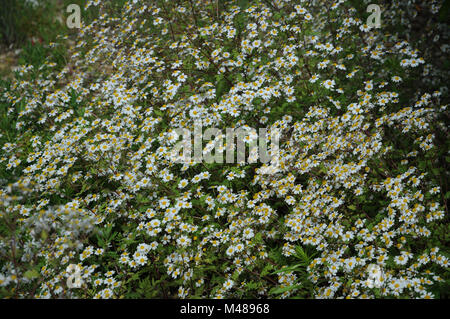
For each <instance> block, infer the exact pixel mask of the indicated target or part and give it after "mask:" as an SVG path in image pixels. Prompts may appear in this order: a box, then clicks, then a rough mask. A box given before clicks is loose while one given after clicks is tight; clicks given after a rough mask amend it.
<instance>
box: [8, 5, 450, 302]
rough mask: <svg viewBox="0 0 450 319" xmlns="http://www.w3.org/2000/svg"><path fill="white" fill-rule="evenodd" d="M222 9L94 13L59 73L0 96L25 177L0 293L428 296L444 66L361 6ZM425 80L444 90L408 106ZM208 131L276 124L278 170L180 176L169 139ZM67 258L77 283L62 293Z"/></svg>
mask: <svg viewBox="0 0 450 319" xmlns="http://www.w3.org/2000/svg"><path fill="white" fill-rule="evenodd" d="M366 2H367V1H366ZM399 2H401V1H399ZM441 2H442V1H430V2H429V3H428V4H427V6H428V7H429V8H431V9H430V10H431V11H432V14H436V13H437V12H438V10H439V6H440V5H441ZM214 3H215V2H210V1H201V0H198V1H143V0H133V1H128V2H127V3H126V4H125V5H124V6H123V7H122V9H121V10H119V11H112V8H110V6H109V4H108V2H107V1H105V2H102V3H100V1H92V0H91V1H88V3H87V5H86V9H88V8H91V7H97V9H98V10H99V12H100V14H99V16H98V17H97V18H96V19H95V20H93V21H92V22H90V23H85V24H84V26H83V28H82V29H81V30H80V32H79V35H78V39H77V42H76V43H75V45H74V46H73V47H72V48H71V51H70V54H71V57H70V59H69V63H68V65H64V66H62V67H58V66H57V65H56V64H55V63H51V61H50V60H49V61H48V62H47V63H45V64H44V65H42V66H41V67H40V69H39V70H35V69H34V68H33V67H32V66H26V67H23V68H21V69H20V70H19V72H18V79H17V80H15V81H14V82H13V83H12V84H11V88H10V90H8V91H5V92H4V93H3V98H4V100H5V101H7V103H8V105H9V106H10V107H9V109H8V114H7V116H8V118H10V119H11V121H13V123H15V128H16V131H17V134H16V137H15V139H10V140H5V142H4V144H3V145H2V148H1V149H2V153H1V158H0V160H1V163H0V165H3V166H2V167H4V169H5V171H7V172H9V174H11V176H14V178H15V181H14V182H13V183H11V184H9V185H5V186H2V187H1V190H0V218H1V220H2V221H5V223H7V227H9V228H10V229H14V232H13V235H12V236H13V238H12V239H11V240H9V241H8V240H3V238H4V237H2V241H1V242H0V254H2V255H4V256H5V259H4V260H5V262H4V263H0V266H1V269H0V287H4V288H5V289H7V290H10V291H12V292H13V295H15V296H18V297H25V296H27V295H28V294H30V292H31V296H32V297H35V298H50V297H70V298H78V297H90V298H117V297H122V296H125V297H133V296H136V295H135V294H136V291H147V292H148V291H151V294H150V295H145V293H143V294H144V295H145V296H151V297H172V296H178V297H180V298H189V297H205V298H224V297H235V298H236V297H237V298H238V297H261V296H266V297H281V298H287V297H290V296H304V297H309V298H313V297H314V298H374V297H380V296H383V297H412V298H425V297H435V295H434V294H433V292H432V289H431V288H430V287H435V286H436V285H438V284H439V282H442V281H444V278H442V277H441V275H440V274H442V273H443V271H442V270H443V269H445V268H447V267H448V265H449V261H448V256H449V255H448V246H447V247H446V245H445V240H448V239H445V238H447V237H446V232H445V229H446V227H447V226H448V225H447V222H448V216H447V214H448V208H447V206H446V201H445V198H444V195H445V190H444V189H442V187H444V186H443V184H442V178H443V179H444V180H445V175H444V176H443V177H442V178H440V176H438V175H439V174H438V175H436V174H435V173H434V171H433V169H434V167H436V166H439V165H442V164H440V163H442V162H441V158H442V153H440V150H439V149H438V147H437V146H439V145H440V144H439V143H442V136H444V141H445V137H446V136H448V132H447V127H446V125H445V124H444V123H445V121H444V120H443V118H445V116H447V117H448V110H447V106H446V105H445V101H446V100H445V99H446V97H447V92H446V90H445V89H444V88H442V89H441V88H440V87H439V85H441V84H442V82H439V78H440V77H441V75H440V74H438V73H439V71H437V70H435V66H434V65H433V64H432V63H431V62H429V61H427V60H426V58H425V57H426V56H425V57H424V56H421V52H420V51H419V50H417V49H416V48H415V47H414V45H415V44H414V42H413V39H405V38H402V36H401V33H399V34H397V33H395V32H388V31H387V28H388V25H386V26H385V27H384V28H386V30H384V29H383V28H381V29H373V28H371V27H369V26H367V25H365V23H364V19H365V16H364V15H362V14H361V10H357V8H354V7H353V6H354V5H352V3H353V1H345V0H340V1H328V0H299V1H293V0H292V1H291V0H275V1H270V2H269V1H227V2H224V4H223V6H222V5H220V7H215V4H214ZM363 9H364V8H363ZM392 10H394V11H395V10H397V11H401V8H400V7H397V8H392ZM424 10H425V9H424ZM362 11H363V12H364V11H365V10H362ZM386 14H387V15H388V16H389V15H391V14H392V15H394V14H393V13H386ZM388 16H386V18H384V19H383V23H386V24H387V23H389V19H388ZM395 19H396V18H394V17H392V23H393V25H395V21H396V20H395ZM62 40H64V39H62ZM56 45H61V44H56ZM442 50H448V48H443V49H442ZM431 73H432V74H434V77H435V78H436V80H435V81H437V82H436V83H437V84H433V83H428V82H427V83H428V85H435V86H436V85H437V86H438V87H437V88H434V87H433V89H434V91H433V90H431V91H427V90H424V89H422V88H421V87H418V88H417V91H413V92H411V90H410V88H411V83H412V82H414V81H416V80H415V77H420V78H426V77H427V75H428V74H431ZM426 89H428V87H427V88H426ZM198 121H201V124H202V126H203V127H205V128H208V127H210V128H220V129H222V130H223V131H225V128H227V127H233V128H240V127H242V128H246V127H253V128H260V127H267V128H268V131H269V132H270V131H272V130H277V131H278V132H280V134H281V135H280V143H279V154H280V156H279V158H278V159H277V160H278V162H277V167H276V169H270V167H269V164H261V163H250V164H249V163H248V162H247V163H237V164H218V163H212V164H209V163H201V162H200V163H198V162H194V161H191V162H190V163H175V162H174V161H172V156H171V152H170V151H171V148H172V145H173V143H174V142H175V141H174V139H176V137H177V134H175V132H174V131H175V129H176V128H183V129H187V130H190V131H193V130H194V126H195V123H196V122H198ZM269 135H270V134H269ZM229 142H230V141H226V143H229ZM226 143H225V144H224V147H226ZM207 147H208V146H206V148H207ZM445 155H447V154H444V155H443V156H444V158H445ZM444 161H445V159H444ZM2 169H3V168H2ZM447 229H448V227H447ZM5 238H6V237H5ZM442 238H444V239H442ZM446 249H447V250H446ZM18 258H20V260H19V259H18ZM2 259H3V257H2ZM31 261H32V263H31V264H32V265H33V266H32V268H26V269H25V268H24V267H21V264H24V263H26V262H31ZM71 264H73V265H77V266H76V267H77V269H79V270H80V274H81V279H80V281H79V283H80V288H70V287H67V285H66V281H67V278H68V276H69V275H70V271H68V270H67V267H68V266H69V265H71ZM36 265H38V266H39V267H36ZM33 267H34V268H33ZM73 267H74V266H72V268H73ZM72 268H70V269H72ZM136 287H139V288H136ZM146 289H147V290H146ZM148 293H150V292H148Z"/></svg>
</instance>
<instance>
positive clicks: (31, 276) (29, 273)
mask: <svg viewBox="0 0 450 319" xmlns="http://www.w3.org/2000/svg"><path fill="white" fill-rule="evenodd" d="M23 275H24V276H25V278H28V279H34V278H38V277H39V273H38V272H37V270H36V269H33V270H28V271H26V272H25V273H24V274H23Z"/></svg>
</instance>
